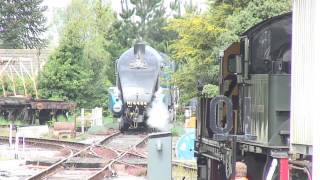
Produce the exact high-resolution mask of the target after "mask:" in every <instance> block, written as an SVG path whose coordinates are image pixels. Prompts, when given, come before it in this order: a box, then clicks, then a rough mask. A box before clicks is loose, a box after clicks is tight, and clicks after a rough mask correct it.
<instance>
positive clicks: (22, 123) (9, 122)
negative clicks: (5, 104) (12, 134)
mask: <svg viewBox="0 0 320 180" xmlns="http://www.w3.org/2000/svg"><path fill="white" fill-rule="evenodd" d="M9 124H14V125H17V126H23V125H27V123H26V122H23V121H20V120H15V121H10V120H6V119H3V118H0V125H9Z"/></svg>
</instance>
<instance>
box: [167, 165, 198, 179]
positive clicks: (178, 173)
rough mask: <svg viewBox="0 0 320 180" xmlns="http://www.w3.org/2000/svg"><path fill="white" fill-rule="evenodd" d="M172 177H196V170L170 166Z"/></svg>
mask: <svg viewBox="0 0 320 180" xmlns="http://www.w3.org/2000/svg"><path fill="white" fill-rule="evenodd" d="M172 177H173V178H172V179H182V178H183V177H185V178H186V179H190V180H191V179H192V180H193V179H194V180H196V179H197V171H194V170H186V169H185V168H183V167H177V166H173V167H172Z"/></svg>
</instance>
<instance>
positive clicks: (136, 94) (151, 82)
mask: <svg viewBox="0 0 320 180" xmlns="http://www.w3.org/2000/svg"><path fill="white" fill-rule="evenodd" d="M168 65H169V66H170V65H171V64H170V62H169V61H168V60H167V59H166V57H165V56H164V55H163V54H161V53H159V52H158V51H156V50H155V49H153V48H152V47H150V46H148V45H146V44H145V43H144V42H138V43H136V44H135V45H134V47H132V48H130V49H128V50H127V51H126V52H124V53H123V54H122V55H121V56H120V58H119V59H118V60H117V62H116V87H111V88H110V89H109V101H110V102H109V103H110V104H109V107H110V109H111V110H112V113H113V116H114V117H116V118H118V119H119V129H120V130H121V131H126V130H127V129H128V128H130V127H133V128H137V127H139V126H146V120H147V118H148V114H147V113H148V112H147V111H148V109H149V108H151V106H152V102H153V100H154V98H155V94H156V92H157V91H158V90H159V88H160V87H161V83H160V79H161V78H165V77H166V75H165V73H164V72H163V68H164V66H168ZM163 89H164V90H168V89H169V91H166V93H164V96H163V98H164V99H162V100H163V101H165V102H167V103H166V105H167V107H168V108H170V107H172V106H171V104H172V101H171V96H170V88H168V87H166V86H164V87H163Z"/></svg>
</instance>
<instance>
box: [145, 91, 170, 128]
mask: <svg viewBox="0 0 320 180" xmlns="http://www.w3.org/2000/svg"><path fill="white" fill-rule="evenodd" d="M163 98H164V94H162V89H161V88H160V89H159V90H158V91H157V92H156V93H155V99H154V100H153V102H152V106H151V108H150V109H149V110H148V116H149V118H148V120H147V124H148V126H150V127H152V128H156V129H158V130H160V131H168V130H169V128H170V127H169V117H170V115H169V111H168V107H167V106H166V104H165V103H164V102H163Z"/></svg>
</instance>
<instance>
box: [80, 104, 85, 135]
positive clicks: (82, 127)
mask: <svg viewBox="0 0 320 180" xmlns="http://www.w3.org/2000/svg"><path fill="white" fill-rule="evenodd" d="M80 121H81V133H84V109H83V108H81V117H80Z"/></svg>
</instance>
